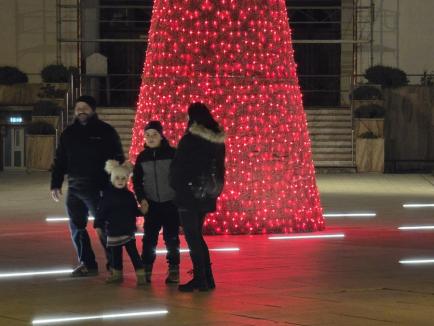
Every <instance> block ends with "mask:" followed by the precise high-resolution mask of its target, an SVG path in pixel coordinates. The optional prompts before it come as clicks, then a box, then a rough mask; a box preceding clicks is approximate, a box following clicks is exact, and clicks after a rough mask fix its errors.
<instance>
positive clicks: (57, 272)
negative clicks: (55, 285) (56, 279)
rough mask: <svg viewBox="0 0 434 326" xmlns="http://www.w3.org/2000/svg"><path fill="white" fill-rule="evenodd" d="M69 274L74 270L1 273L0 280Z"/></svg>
mask: <svg viewBox="0 0 434 326" xmlns="http://www.w3.org/2000/svg"><path fill="white" fill-rule="evenodd" d="M69 273H72V269H58V270H49V271H33V272H15V273H0V279H1V278H12V277H26V276H41V275H56V274H69Z"/></svg>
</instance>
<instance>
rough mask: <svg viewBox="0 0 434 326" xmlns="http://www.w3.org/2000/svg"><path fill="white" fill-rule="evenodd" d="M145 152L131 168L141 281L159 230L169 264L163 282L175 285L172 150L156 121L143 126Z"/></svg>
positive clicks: (148, 278)
mask: <svg viewBox="0 0 434 326" xmlns="http://www.w3.org/2000/svg"><path fill="white" fill-rule="evenodd" d="M145 140H146V145H145V149H144V150H143V151H142V152H141V153H140V154H139V156H138V157H137V160H136V165H135V166H134V173H133V184H134V192H135V193H136V197H137V200H138V201H139V203H140V206H141V210H142V212H143V213H144V214H146V217H145V225H144V231H145V235H144V236H143V252H142V260H143V264H144V266H145V279H146V282H147V283H150V282H151V275H152V266H153V264H154V261H155V258H156V255H155V249H156V247H157V242H158V234H159V232H160V229H161V228H163V239H164V242H165V244H166V248H167V255H166V259H167V262H168V264H169V270H168V276H167V278H166V283H168V284H170V283H178V282H179V235H178V233H179V215H178V209H177V207H176V206H175V204H174V203H173V198H174V197H175V192H174V190H173V189H172V188H171V187H170V185H169V170H170V164H171V162H172V159H173V157H174V156H175V149H174V148H173V147H171V146H170V145H169V143H168V141H167V139H166V138H165V137H164V135H163V126H162V125H161V123H160V122H159V121H150V122H149V123H148V124H147V125H146V126H145Z"/></svg>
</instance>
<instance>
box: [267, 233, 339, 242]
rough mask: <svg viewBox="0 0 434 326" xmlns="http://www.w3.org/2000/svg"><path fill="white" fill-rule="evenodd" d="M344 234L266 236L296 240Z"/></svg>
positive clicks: (271, 238)
mask: <svg viewBox="0 0 434 326" xmlns="http://www.w3.org/2000/svg"><path fill="white" fill-rule="evenodd" d="M344 237H345V234H343V233H339V234H322V235H289V236H277V237H268V239H270V240H297V239H319V238H344Z"/></svg>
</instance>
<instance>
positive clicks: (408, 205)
mask: <svg viewBox="0 0 434 326" xmlns="http://www.w3.org/2000/svg"><path fill="white" fill-rule="evenodd" d="M402 207H404V208H419V207H434V204H404V205H402Z"/></svg>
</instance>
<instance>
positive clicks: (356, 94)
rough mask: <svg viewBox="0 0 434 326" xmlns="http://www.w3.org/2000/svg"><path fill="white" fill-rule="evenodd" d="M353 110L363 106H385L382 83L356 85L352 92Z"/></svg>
mask: <svg viewBox="0 0 434 326" xmlns="http://www.w3.org/2000/svg"><path fill="white" fill-rule="evenodd" d="M350 100H351V103H352V108H353V112H355V111H357V110H358V109H359V108H360V107H362V106H367V105H378V106H383V105H384V101H383V92H382V90H381V85H371V84H362V85H359V86H358V87H356V88H355V89H354V90H353V91H352V92H351V94H350Z"/></svg>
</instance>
